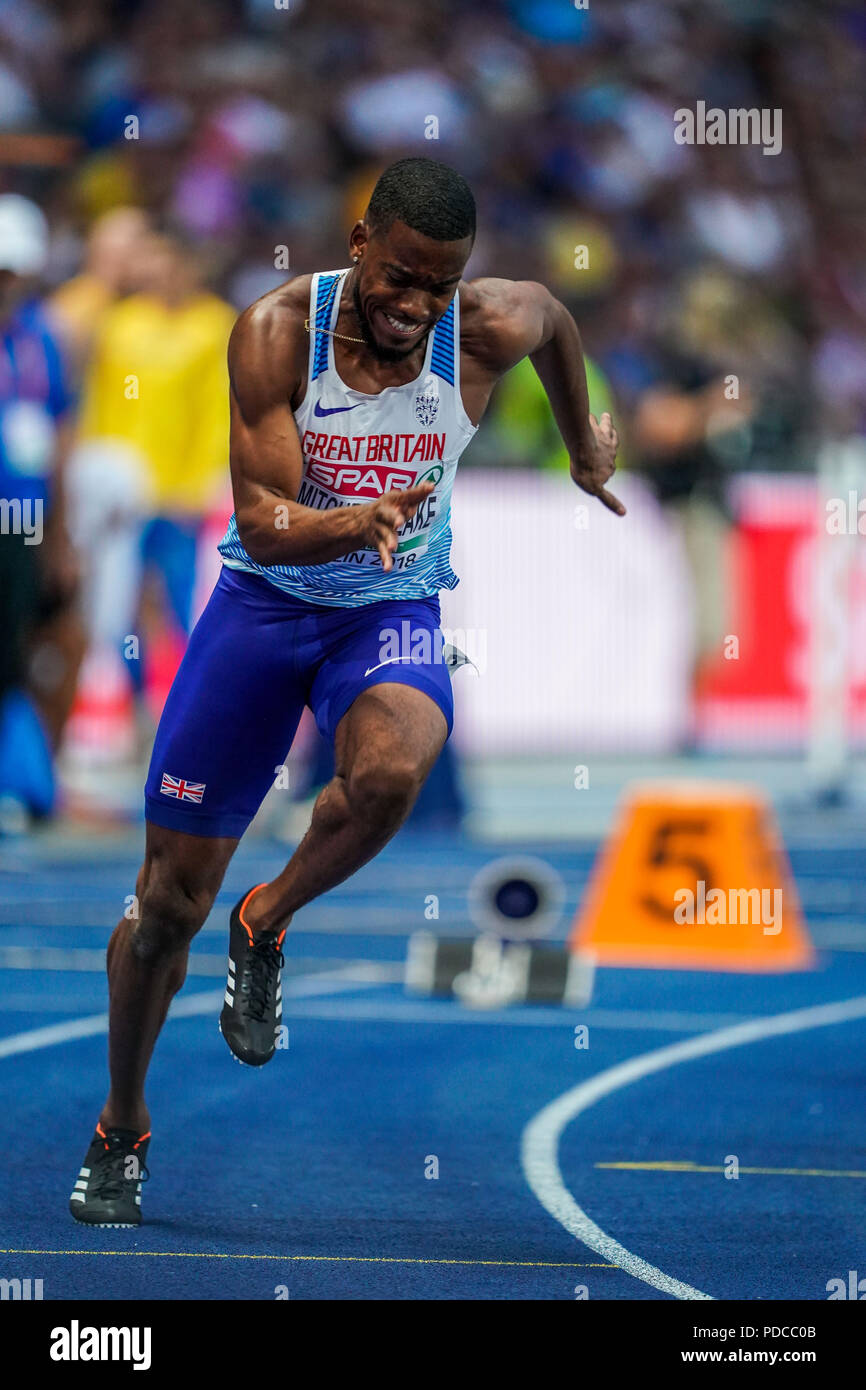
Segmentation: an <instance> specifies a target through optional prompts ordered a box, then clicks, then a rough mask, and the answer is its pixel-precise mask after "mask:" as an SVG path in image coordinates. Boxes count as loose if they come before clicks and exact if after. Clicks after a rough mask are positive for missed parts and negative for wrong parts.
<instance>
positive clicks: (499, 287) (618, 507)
mask: <svg viewBox="0 0 866 1390" xmlns="http://www.w3.org/2000/svg"><path fill="white" fill-rule="evenodd" d="M473 288H474V289H476V290H477V291H480V292H481V300H480V302H481V303H482V304H484V307H485V309H486V313H485V314H484V318H486V319H487V325H486V329H487V334H488V339H487V340H488V342H489V343H490V344H491V347H492V350H493V352H494V354H495V356H496V359H497V361H496V367H497V368H498V374H500V375H501V374H502V373H504V372H505V371H508V370H509V368H511V367H513V366H515V365H516V364H517V363H518V362H519V361H521V359H522V358H524V357H528V358H529V360H530V362H531V363H532V365H533V367H534V368H535V370H536V372H537V373H538V376H539V378H540V380H541V383H542V385H543V386H544V389H545V391H546V392H547V398H548V400H549V401H550V404H551V407H552V409H553V414H554V417H555V419H556V423H557V425H558V426H559V432H560V434H561V435H562V438H563V441H564V443H565V447H566V449H567V450H568V456H569V459H570V460H571V476H572V478H573V479H574V481H575V483H577V486H578V487H580V488H583V490H584V492H589V493H591V494H592V496H593V497H597V498H598V499H599V501H601V502H603V503H604V505H605V506H606V507H607V508H608V509H609V510H610V511H612V512H615V513H616V515H617V516H625V507H624V506H623V504H622V503H621V502H620V501H619V500H618V499H617V498H616V497H614V495H613V493H611V492H608V491H607V489H606V487H605V483H606V482H607V481H608V479H609V478H610V477H611V476H612V475H613V473H614V470H615V468H616V451H617V447H618V444H619V437H618V435H617V432H616V430H615V429H614V425H613V421H612V420H611V418H610V415H609V414H608V413H607V411H605V413H604V414H603V415H602V417H601V419H600V420H596V419H595V416H593V415H590V413H589V394H588V391H587V386H586V369H585V367H584V365H583V349H582V347H581V342H580V334H579V332H578V330H577V324H576V323H575V321H574V319H573V318H572V316H571V314H570V313H569V312H568V310H567V309H566V307H565V305H564V304H561V303H560V302H559V300H558V299H555V298H554V296H553V295H552V294H551V293H550V291H549V290H548V289H547V288H546V287H545V286H544V285H540V284H538V283H536V282H535V281H533V280H488V281H475V283H474V286H473Z"/></svg>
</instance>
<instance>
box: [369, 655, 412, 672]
mask: <svg viewBox="0 0 866 1390" xmlns="http://www.w3.org/2000/svg"><path fill="white" fill-rule="evenodd" d="M411 660H412V658H411V656H389V657H388V660H387V661H380V662H379V665H378V666H370V667H369V668H368V669H367V670H366V671H365V672H364V675H365V676H372V674H373V672H374V671H380V670H381V669H382V667H383V666H393V665H394V662H395V661H411Z"/></svg>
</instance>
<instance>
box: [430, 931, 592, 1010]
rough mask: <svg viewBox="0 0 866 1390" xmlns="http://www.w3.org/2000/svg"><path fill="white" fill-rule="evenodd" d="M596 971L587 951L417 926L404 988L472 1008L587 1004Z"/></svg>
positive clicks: (581, 1006) (576, 1006)
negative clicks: (436, 933) (450, 934)
mask: <svg viewBox="0 0 866 1390" xmlns="http://www.w3.org/2000/svg"><path fill="white" fill-rule="evenodd" d="M593 976H594V969H593V962H592V960H591V959H590V958H588V957H587V955H586V954H585V953H581V954H574V953H573V952H571V951H568V950H566V949H565V948H564V947H558V946H550V945H542V944H540V943H539V942H536V941H504V940H502V938H500V937H496V936H492V935H483V936H478V937H444V936H434V934H433V933H432V932H426V931H419V932H415V933H414V934H413V936H412V937H411V938H410V940H409V953H408V956H407V959H406V988H407V989H408V990H410V991H412V993H414V994H425V995H436V996H439V997H440V998H449V999H459V1000H460V1002H461V1003H462V1004H465V1005H467V1007H469V1008H473V1009H501V1008H504V1007H505V1006H506V1005H508V1004H564V1005H566V1006H568V1005H571V1006H572V1007H574V1008H583V1007H584V1006H585V1005H586V1004H588V1003H589V1000H590V998H591V997H592V986H593Z"/></svg>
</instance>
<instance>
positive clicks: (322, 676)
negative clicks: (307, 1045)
mask: <svg viewBox="0 0 866 1390" xmlns="http://www.w3.org/2000/svg"><path fill="white" fill-rule="evenodd" d="M474 236H475V203H474V200H473V197H472V194H471V192H470V190H469V188H468V186H467V184H466V183H465V181H464V179H463V178H462V177H461V176H460V175H459V174H457V173H455V172H454V170H453V169H449V168H447V167H446V166H445V165H443V164H439V163H437V162H435V161H433V160H429V159H404V160H400V161H399V162H398V163H397V164H394V165H392V166H391V167H390V168H389V169H387V170H386V171H385V173H384V174H383V175H382V177H381V178H380V179H379V182H378V183H377V184H376V187H375V189H374V191H373V195H372V197H371V199H370V205H369V208H368V209H367V212H366V215H365V217H364V219H363V221H360V222H357V223H356V224H355V226H354V228H353V230H352V233H351V236H350V238H349V247H350V256H351V262H352V264H351V267H350V268H349V269H346V270H339V271H329V272H324V273H320V274H317V275H313V276H299V277H298V278H296V279H294V280H292V281H290V282H289V283H288V284H287V285H284V286H283V287H282V288H280V289H278V290H274V291H273V292H272V293H271V294H268V295H265V297H264V298H263V299H260V300H259V301H258V303H256V304H254V305H252V307H251V308H249V309H247V310H246V312H245V313H243V314H242V315H241V317H240V318H239V320H238V322H237V324H236V325H235V329H234V332H233V334H232V338H231V342H230V344H229V354H228V357H229V377H230V389H231V411H232V424H231V470H232V483H233V487H234V500H235V514H234V516H233V517H232V520H231V522H230V524H229V528H228V531H227V533H226V535H225V538H224V539H223V541H222V543H221V545H220V553H221V555H222V557H223V561H224V568H223V570H222V574H221V576H220V579H219V582H218V583H217V585H216V588H215V589H214V592H213V594H212V596H211V599H210V602H209V604H208V606H207V608H206V610H205V612H204V614H203V615H202V617H201V620H200V621H199V623H198V626H197V627H196V628H195V630H194V632H193V634H192V637H191V639H190V643H189V648H188V650H187V653H186V656H185V658H184V661H183V664H182V665H181V668H180V670H179V672H178V675H177V678H176V680H175V682H174V685H173V687H172V690H171V693H170V694H169V697H168V700H167V702H166V706H165V710H164V712H163V716H162V721H161V723H160V726H159V730H158V732H157V736H156V742H155V745H154V749H153V758H152V761H151V766H150V773H149V776H148V779H147V788H146V810H147V840H146V848H145V859H144V864H143V866H142V868H141V871H140V873H139V876H138V882H137V886H136V894H137V899H138V904H139V912H138V917H137V919H136V920H133V921H127V920H126V919H124V920H122V921H121V922H120V925H119V926H118V927H117V929H116V931H115V932H114V935H113V936H112V938H111V942H110V943H109V947H108V978H109V993H110V1019H111V1024H110V1032H109V1064H110V1071H111V1089H110V1091H109V1094H108V1099H107V1100H106V1102H105V1105H104V1107H103V1109H102V1113H101V1115H100V1117H99V1123H98V1124H97V1127H96V1133H95V1135H94V1137H93V1140H92V1142H91V1144H90V1148H89V1149H88V1151H87V1155H86V1157H85V1159H84V1164H83V1166H82V1168H81V1172H80V1176H79V1178H78V1181H77V1182H76V1184H75V1191H74V1192H73V1194H72V1198H71V1201H70V1209H71V1211H72V1215H73V1216H74V1217H75V1218H76V1219H77V1220H79V1221H85V1222H88V1223H90V1224H91V1225H98V1226H106V1225H107V1226H137V1225H139V1224H140V1222H141V1209H140V1202H141V1196H140V1188H141V1177H142V1176H143V1175H144V1172H145V1170H144V1168H143V1164H144V1160H145V1157H146V1154H147V1148H148V1142H149V1137H150V1116H149V1114H148V1110H147V1107H146V1105H145V1102H144V1079H145V1074H146V1072H147V1067H148V1063H149V1061H150V1056H151V1053H152V1051H153V1047H154V1043H155V1042H156V1038H157V1035H158V1033H159V1031H160V1029H161V1027H162V1025H163V1022H164V1020H165V1016H166V1012H167V1010H168V1006H169V1003H170V1001H171V998H172V996H173V995H174V994H176V993H177V991H178V990H179V989H180V987H181V985H182V984H183V981H184V977H185V973H186V963H187V955H188V952H189V945H190V941H191V940H192V938H193V937H194V936H195V934H196V932H197V931H198V930H199V928H200V927H201V925H202V923H203V922H204V920H205V918H206V917H207V915H208V913H209V911H210V908H211V905H212V903H213V901H214V898H215V897H216V894H217V892H218V890H219V887H220V884H221V883H222V880H223V875H224V874H225V871H226V866H227V865H228V862H229V860H230V859H231V857H232V854H233V853H234V851H235V848H236V846H237V844H238V841H239V840H240V837H241V836H242V835H243V833H244V831H245V830H246V828H247V826H248V825H249V823H250V821H251V820H252V818H253V816H254V815H255V813H256V811H257V810H258V807H259V805H260V804H261V802H262V800H263V798H264V796H265V793H266V792H267V790H268V788H269V786H271V784H272V782H273V780H274V773H275V771H278V770H279V769H280V767H281V765H282V763H283V760H284V758H285V756H286V752H287V750H288V749H289V748H290V746H291V743H292V739H293V738H294V735H295V730H296V729H297V726H298V721H299V719H300V717H301V713H302V711H303V709H304V706H305V705H309V707H310V709H311V710H312V711H313V713H314V715H315V717H316V721H317V723H318V726H319V728H320V730H321V731H322V733H323V734H324V735H325V736H326V737H328V738H332V739H333V740H334V752H335V767H336V772H335V775H334V777H333V779H332V781H331V782H330V783H329V784H328V786H327V787H325V789H324V791H323V792H322V794H321V795H320V796H319V798H318V800H317V802H316V804H315V807H314V810H313V816H312V821H311V824H310V828H309V830H308V831H307V833H306V835H305V836H304V838H303V840H302V841H301V843H300V845H299V846H298V848H297V850H296V851H295V853H294V854H293V855H292V858H291V859H290V860H289V863H288V864H287V865H286V867H285V869H284V870H283V871H282V873H280V874H279V875H278V876H277V877H276V878H275V879H273V881H272V882H270V883H263V884H258V885H256V886H255V887H253V888H250V890H249V891H248V892H247V893H245V894H244V895H243V897H242V898H241V900H240V901H239V902H238V903H237V904H236V906H235V908H234V910H233V912H232V914H231V922H230V939H229V975H228V984H227V986H226V993H225V1005H224V1007H223V1010H222V1015H221V1018H220V1027H221V1029H222V1032H223V1036H224V1038H225V1040H226V1042H227V1043H228V1046H229V1047H230V1049H231V1051H232V1052H233V1053H234V1055H235V1056H236V1057H237V1058H238V1059H239V1060H240V1061H242V1062H246V1063H248V1064H250V1065H252V1066H260V1065H261V1064H262V1063H264V1062H267V1061H268V1060H269V1058H270V1057H271V1056H272V1055H273V1052H274V1047H275V1033H277V1032H278V1030H279V1026H280V1025H279V1019H280V1015H281V1004H280V967H281V966H282V963H283V958H282V954H281V951H282V946H283V939H284V937H285V934H286V928H287V927H288V925H289V923H290V921H291V919H292V916H293V914H294V913H295V912H297V911H298V909H299V908H301V907H303V906H304V904H305V903H308V902H311V901H312V899H313V898H317V897H318V896H319V895H320V894H321V893H325V892H327V890H328V889H329V888H333V887H334V885H335V884H337V883H341V882H342V881H343V880H344V879H346V878H348V877H349V875H350V874H352V873H354V872H355V870H356V869H358V868H360V866H361V865H362V864H365V863H366V862H367V861H368V860H369V859H371V858H372V857H373V855H375V854H377V853H378V852H379V850H380V849H382V847H383V846H384V845H385V844H386V843H387V842H388V840H390V839H391V837H392V835H393V834H394V833H395V831H396V830H397V829H398V827H399V826H400V825H401V823H402V822H403V820H404V819H405V818H406V816H407V815H408V813H409V811H410V809H411V807H412V804H413V802H414V800H415V798H416V796H417V794H418V791H419V789H420V787H421V785H422V783H423V782H424V779H425V778H426V776H427V774H428V772H429V771H430V768H431V767H432V765H433V763H434V762H435V760H436V757H437V756H438V754H439V752H440V750H441V749H442V747H443V745H444V743H445V740H446V739H447V738H448V735H449V734H450V732H451V723H452V699H451V689H450V681H449V675H448V668H447V666H446V665H445V664H444V662H443V660H442V634H441V632H440V630H439V603H438V599H437V594H438V592H439V590H440V589H443V588H445V589H451V588H453V587H454V586H455V584H456V583H457V578H456V576H455V575H454V574H453V572H452V570H451V568H450V566H449V563H448V555H449V548H450V543H451V530H450V525H449V512H450V496H451V487H452V484H453V481H454V473H455V470H456V468H457V462H458V459H459V458H460V455H461V453H462V452H463V450H464V448H465V447H466V445H467V444H468V443H469V440H470V439H471V438H472V436H473V434H474V433H475V431H476V429H477V428H478V422H479V421H480V419H481V416H482V415H483V414H484V410H485V407H486V405H487V402H488V400H489V398H490V393H491V391H492V389H493V386H494V384H495V383H496V381H497V380H498V379H499V378H500V377H501V376H502V375H503V373H504V372H507V371H508V370H509V368H510V367H513V366H514V365H515V363H517V362H519V361H520V360H521V359H522V358H523V357H526V356H527V355H528V356H529V357H530V358H531V360H532V362H533V365H534V366H535V368H536V370H537V372H538V374H539V376H540V378H541V381H542V382H543V384H544V386H545V388H546V391H547V394H548V396H549V398H550V401H551V405H552V407H553V410H554V413H555V416H556V420H557V424H558V425H559V428H560V430H561V432H562V437H563V439H564V441H565V443H566V446H567V448H568V452H569V457H570V459H571V475H572V477H573V479H574V481H575V483H577V485H578V486H579V487H581V488H583V490H584V491H585V492H589V493H591V494H592V495H593V496H595V497H598V498H599V499H600V500H601V502H603V503H604V505H605V506H606V507H608V508H610V510H611V511H613V512H616V513H617V515H620V516H621V515H623V514H624V511H625V509H624V507H623V506H622V504H621V503H620V502H618V501H617V500H616V498H615V497H613V496H612V495H611V494H610V493H609V492H607V491H606V490H605V483H606V482H607V481H608V479H609V478H610V476H611V474H612V473H613V471H614V459H615V456H616V447H617V437H616V431H615V430H614V428H613V426H612V424H611V420H610V416H609V415H603V416H602V418H601V421H600V423H596V421H595V420H594V419H593V418H592V417H591V416H590V415H589V408H588V403H587V392H586V377H585V374H584V367H583V359H582V356H581V346H580V338H579V336H578V332H577V328H576V327H575V324H574V321H573V319H572V318H571V316H570V314H569V313H568V312H567V311H566V309H565V308H564V307H563V306H562V305H561V304H560V303H558V302H557V301H556V300H555V299H554V298H553V297H552V296H551V295H550V294H549V293H548V291H547V290H546V289H545V288H544V287H543V286H542V285H538V284H533V283H530V282H526V283H514V282H511V281H508V280H490V279H483V280H475V281H473V282H472V283H468V284H467V283H466V282H464V281H463V280H462V279H461V276H462V274H463V269H464V267H465V265H466V262H467V260H468V258H469V253H470V252H471V250H472V243H473V239H474ZM406 620H408V621H409V623H410V624H411V628H410V629H409V630H410V631H411V633H412V638H413V640H412V644H411V647H412V651H411V654H410V652H406V653H405V655H400V656H397V657H394V656H393V649H392V648H391V647H390V645H389V646H388V648H387V652H385V649H384V648H383V633H384V630H385V629H389V630H391V629H393V630H394V631H395V632H397V633H401V632H404V631H406V629H405V628H403V627H402V626H401V624H402V623H403V622H405V621H406ZM419 637H420V639H421V640H418V638H419ZM424 639H426V640H424ZM419 651H420V652H421V653H424V652H425V651H426V654H427V659H426V660H424V659H416V653H417V652H419ZM383 652H384V653H385V654H384V655H383Z"/></svg>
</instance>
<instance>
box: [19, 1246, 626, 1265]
mask: <svg viewBox="0 0 866 1390" xmlns="http://www.w3.org/2000/svg"><path fill="white" fill-rule="evenodd" d="M0 1255H138V1256H142V1255H152V1256H154V1257H155V1258H156V1259H165V1260H284V1261H286V1262H287V1263H288V1262H289V1261H292V1260H294V1261H298V1260H307V1261H313V1260H323V1261H326V1262H328V1263H331V1264H368V1265H495V1266H497V1267H498V1268H513V1269H617V1268H618V1266H617V1265H608V1264H576V1263H574V1262H573V1261H564V1262H561V1263H556V1262H554V1261H552V1260H433V1259H431V1260H422V1259H414V1258H411V1257H406V1258H403V1257H401V1256H397V1255H395V1256H391V1255H222V1254H215V1253H210V1252H206V1251H196V1250H0Z"/></svg>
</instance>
